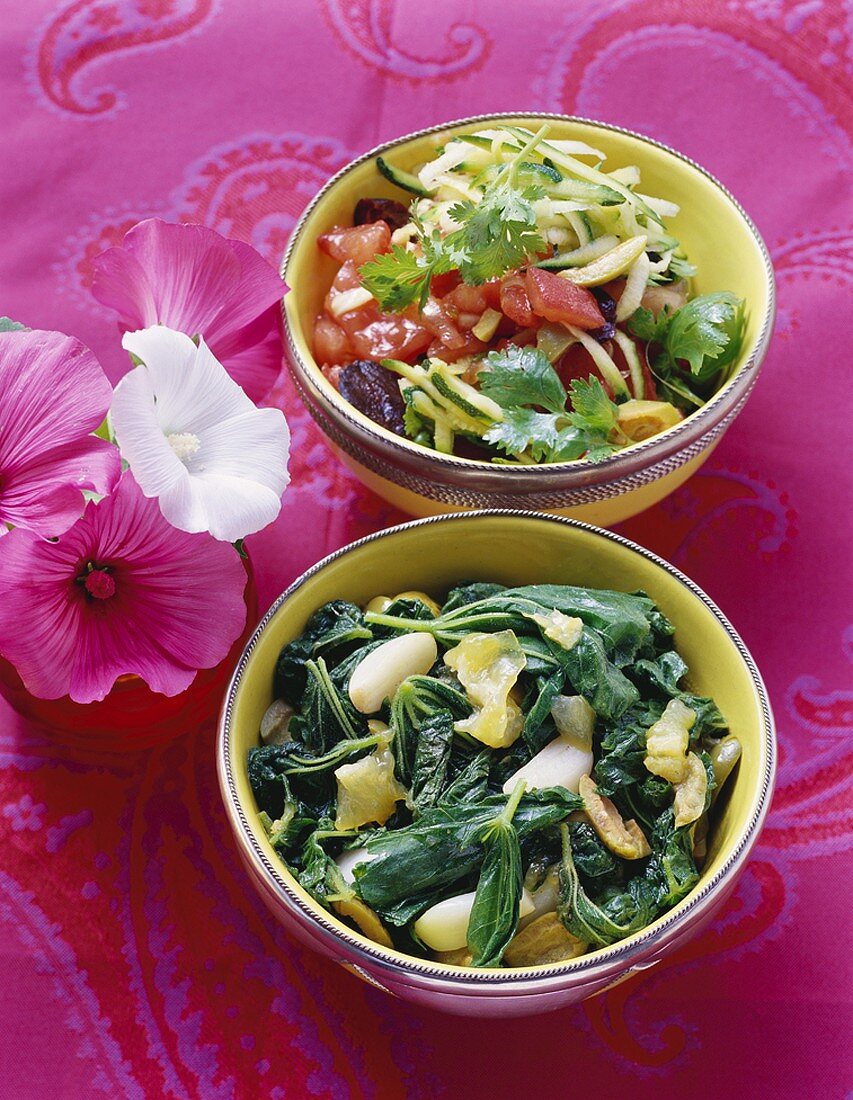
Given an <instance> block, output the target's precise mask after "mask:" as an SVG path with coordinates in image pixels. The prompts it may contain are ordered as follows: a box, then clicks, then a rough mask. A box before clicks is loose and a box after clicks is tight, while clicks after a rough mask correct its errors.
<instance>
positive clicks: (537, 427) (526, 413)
mask: <svg viewBox="0 0 853 1100" xmlns="http://www.w3.org/2000/svg"><path fill="white" fill-rule="evenodd" d="M558 420H559V417H558V416H557V415H556V414H555V413H540V412H535V411H534V410H533V409H524V408H519V407H515V408H507V409H504V418H503V420H499V421H496V422H495V423H494V424H492V426H491V427H490V428H489V429H488V431H486V432H485V433H484V435H483V439H485V440H486V442H487V443H493V444H494V445H495V446H496V447H500V448H501V450H503V451H507V452H508V453H509V454H511V455H520V454H523V453H524V451H527V450H529V451H530V453H531V455H532V456H533V458H535V459H536V461H537V462H541V461H542V460H543V459H546V460H547V459H549V457H550V455H551V452H552V450H553V448H554V446H555V445H556V443H557V439H558V436H559V430H558V427H557V422H558Z"/></svg>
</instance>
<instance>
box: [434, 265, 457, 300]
mask: <svg viewBox="0 0 853 1100" xmlns="http://www.w3.org/2000/svg"><path fill="white" fill-rule="evenodd" d="M461 282H462V276H461V275H460V274H459V272H458V271H445V273H444V274H443V275H433V277H432V282H431V283H430V293H431V294H432V296H433V297H434V298H443V297H444V296H445V294H449V293H450V292H451V290H453V289H455V288H456V287H457V286H459V285H460V283H461Z"/></svg>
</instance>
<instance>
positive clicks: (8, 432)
mask: <svg viewBox="0 0 853 1100" xmlns="http://www.w3.org/2000/svg"><path fill="white" fill-rule="evenodd" d="M111 398H112V389H111V387H110V384H109V382H108V381H107V376H106V375H105V374H104V372H103V371H102V370H101V367H100V365H99V364H98V361H97V359H95V357H94V355H92V353H91V352H90V351H89V349H88V348H87V347H84V345H83V344H81V343H80V341H79V340H75V339H73V338H72V337H71V336H63V335H62V333H60V332H39V331H33V332H30V331H28V330H26V329H19V330H16V331H12V332H0V528H2V524H3V523H4V522H5V523H11V524H13V525H14V526H15V527H27V528H29V529H30V530H31V531H35V532H36V533H37V534H39V535H42V536H45V537H52V536H53V535H59V534H61V533H62V532H63V531H65V530H67V529H68V528H69V527H70V526H71V524H72V523H73V522H74V521H75V520H76V519H77V518H78V516H79V515H80V513H81V512H82V511H83V504H84V500H83V490H90V491H92V492H95V493H108V492H109V491H110V489H111V488H112V486H113V485H114V483H115V481H116V479H117V477H118V476H119V472H120V460H119V455H118V451H117V450H116V448H115V447H113V446H112V444H110V443H108V442H107V441H106V440H105V439H98V438H96V437H95V436H93V435H91V434H90V433H91V432H93V431H94V430H95V429H96V428H97V427H98V425H99V424H100V423H101V421H102V420H103V419H104V417H105V416H106V414H107V409H108V408H109V407H110V400H111ZM4 541H5V540H4Z"/></svg>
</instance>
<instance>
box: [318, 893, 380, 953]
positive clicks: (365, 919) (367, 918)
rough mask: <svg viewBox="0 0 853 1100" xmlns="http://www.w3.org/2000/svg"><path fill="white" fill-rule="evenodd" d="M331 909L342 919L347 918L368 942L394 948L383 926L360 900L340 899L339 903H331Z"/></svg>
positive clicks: (353, 898)
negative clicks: (371, 941) (372, 941)
mask: <svg viewBox="0 0 853 1100" xmlns="http://www.w3.org/2000/svg"><path fill="white" fill-rule="evenodd" d="M332 908H333V909H334V910H336V912H338V913H340V915H341V916H342V917H349V919H350V920H351V921H353V922H354V923H355V924H357V925H358V927H359V928H360V929H361V931H362V932H363V933H364V934H365V936H367V938H368V939H369V940H374V941H375V942H376V943H378V944H380V945H381V946H382V947H393V946H394V941H393V940H392V939H391V937H390V936H389V935H388V932H387V930H386V928H385V925H384V924H383V923H382V921H381V920H380V919H379V917H378V916H377V915H376V913H374V912H373V910H372V909H371V908H370V906H369V905H365V904H364V902H363V901H362V900H361V898H356V897H352V898H342V899H341V900H340V901H333V902H332Z"/></svg>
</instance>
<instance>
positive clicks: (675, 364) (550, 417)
mask: <svg viewBox="0 0 853 1100" xmlns="http://www.w3.org/2000/svg"><path fill="white" fill-rule="evenodd" d="M439 140H441V139H439ZM376 168H377V179H378V178H379V177H380V176H382V177H385V179H387V180H390V181H391V183H393V184H395V185H396V186H397V188H399V197H400V199H401V200H403V201H397V200H395V199H387V198H371V197H367V196H366V197H364V198H361V199H359V201H358V202H357V204H356V206H355V209H354V211H353V224H352V225H351V226H350V225H336V226H334V227H333V228H332V229H330V230H329V232H327V233H324V234H323V235H322V236H320V237H319V238H318V241H317V245H318V248H319V249H320V250H321V251H322V252H324V253H325V254H326V255H328V256H330V257H331V258H332V259H333V260H334V261H335V262H336V263H337V264H338V265H340V266H339V267H338V268H337V271H336V273H335V276H334V280H333V281H332V285H331V287H330V288H329V291H328V293H327V295H326V297H325V299H324V302H323V309H322V312H321V313H320V314H319V315H318V316H317V317H316V319H315V323H314V334H313V335H314V341H313V347H314V356H315V358H316V360H317V362H318V364H319V365H320V368H321V370H322V371H323V373H324V374H325V376H326V377H327V378H328V380H329V381H330V383H331V384H332V385H333V386H335V387H336V388H337V389H338V391H339V392H340V394H341V396H342V397H343V398H344V399H345V400H346V401H348V402H349V403H350V404H351V405H353V406H354V407H355V408H357V409H358V410H359V411H361V412H362V413H364V414H365V415H366V416H368V417H370V418H371V419H372V420H373V421H375V422H376V423H377V424H380V425H381V426H382V427H384V428H387V429H388V430H389V431H392V432H394V433H396V434H397V435H400V436H403V437H406V438H408V439H411V440H414V441H415V442H417V443H420V444H422V445H424V446H426V447H431V448H434V449H435V450H437V451H440V452H442V453H445V454H455V455H458V456H460V457H464V458H472V459H479V460H481V461H486V462H489V461H491V462H499V463H504V464H506V463H512V464H519V463H520V464H522V465H529V464H531V463H541V462H574V461H579V460H584V461H587V462H598V461H601V460H602V459H605V458H607V457H608V456H609V455H611V454H613V453H614V452H616V451H618V450H621V449H622V448H624V447H628V446H630V445H631V444H633V443H638V442H642V441H643V440H645V439H648V438H650V437H651V436H654V435H657V434H658V433H660V432H662V431H665V430H666V429H667V428H671V427H674V426H675V425H676V424H678V423H679V422H680V421H681V420H682V419H683V418H684V417H685V416H688V415H689V414H690V413H692V412H694V411H695V410H696V409H699V408H701V407H702V405H704V404H705V402H706V401H708V400H709V399H710V398H711V397H712V396H713V395H714V394H715V393H716V392H717V390H719V389H720V387H721V386H722V385H724V383H725V382H726V381H728V379H729V378H730V377H731V376H732V373H733V372H734V370H735V368H736V366H737V363H738V359H739V357H740V355H741V351H742V349H743V343H744V325H745V314H744V309H745V303H744V302H743V301H742V300H741V299H740V298H738V297H737V296H736V295H735V294H732V293H731V292H730V291H729V290H728V289H727V288H725V287H719V288H716V289H715V290H714V291H713V292H712V293H706V294H701V295H696V294H695V293H694V291H693V287H692V278H693V276H694V275H695V274H697V272H696V268H695V267H694V265H693V264H692V263H691V262H690V259H689V257H688V256H687V255H686V253H685V251H684V249H683V247H682V244H681V242H680V241H679V240H678V238H677V237H676V236H675V234H674V231H673V228H672V225H671V220H672V219H673V218H675V217H676V215H677V214H678V212H679V208H678V206H677V205H676V204H675V203H673V202H671V201H670V200H669V199H668V198H666V197H664V196H654V195H649V194H645V193H644V190H643V184H642V181H641V179H640V171H639V169H638V168H637V167H636V166H635V165H621V166H619V167H615V166H611V165H608V164H607V163H606V158H605V155H604V153H602V152H601V151H600V150H598V149H595V148H593V147H592V146H591V145H588V144H586V143H585V142H583V141H566V140H559V139H557V138H555V137H553V136H552V135H551V133H550V128H549V125H548V124H545V125H543V126H541V127H540V128H539V129H538V130H536V131H535V132H534V131H533V130H529V129H526V128H523V127H519V126H509V125H505V126H499V127H496V128H492V129H484V130H477V131H475V132H474V133H457V134H455V135H453V136H451V137H450V138H449V139H448V140H445V141H444V143H443V144H441V145H439V146H438V147H437V148H436V149H435V155H434V156H433V157H432V158H430V159H428V160H427V161H426V162H425V163H422V164H420V165H418V166H416V168H415V170H414V171H413V172H408V171H402V170H401V169H400V168H399V167H398V166H397V165H395V164H392V163H391V162H389V161H388V160H387V159H385V158H384V157H381V156H380V157H378V158H377V160H376ZM404 203H405V205H404Z"/></svg>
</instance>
